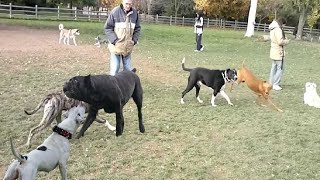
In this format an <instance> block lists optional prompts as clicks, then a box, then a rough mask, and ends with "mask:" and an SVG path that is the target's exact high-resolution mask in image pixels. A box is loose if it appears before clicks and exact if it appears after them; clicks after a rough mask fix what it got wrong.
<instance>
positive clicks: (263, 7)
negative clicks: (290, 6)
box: [257, 0, 283, 23]
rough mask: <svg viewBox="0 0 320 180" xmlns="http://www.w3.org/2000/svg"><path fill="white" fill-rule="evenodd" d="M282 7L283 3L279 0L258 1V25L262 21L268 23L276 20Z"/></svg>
mask: <svg viewBox="0 0 320 180" xmlns="http://www.w3.org/2000/svg"><path fill="white" fill-rule="evenodd" d="M282 7H283V1H279V0H258V7H257V18H259V23H261V22H262V21H264V20H267V21H270V20H273V19H274V18H276V16H277V14H278V12H280V9H281V8H282Z"/></svg>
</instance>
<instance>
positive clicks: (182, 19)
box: [182, 16, 184, 26]
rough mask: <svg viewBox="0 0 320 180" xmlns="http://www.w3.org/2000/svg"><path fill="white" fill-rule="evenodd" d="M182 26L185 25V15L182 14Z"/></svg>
mask: <svg viewBox="0 0 320 180" xmlns="http://www.w3.org/2000/svg"><path fill="white" fill-rule="evenodd" d="M182 26H184V16H182Z"/></svg>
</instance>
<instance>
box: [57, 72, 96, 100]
mask: <svg viewBox="0 0 320 180" xmlns="http://www.w3.org/2000/svg"><path fill="white" fill-rule="evenodd" d="M91 87H92V86H91V80H90V75H88V76H75V77H73V78H71V79H69V81H67V82H65V84H64V86H63V92H64V94H65V95H66V96H67V97H69V98H73V99H76V100H79V101H85V100H86V99H85V98H86V97H87V96H88V94H89V93H90V90H91ZM85 102H86V101H85Z"/></svg>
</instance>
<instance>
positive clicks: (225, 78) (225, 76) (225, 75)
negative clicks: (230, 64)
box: [221, 71, 231, 82]
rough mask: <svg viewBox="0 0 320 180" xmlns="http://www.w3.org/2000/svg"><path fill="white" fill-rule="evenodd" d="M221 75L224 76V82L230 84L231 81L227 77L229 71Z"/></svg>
mask: <svg viewBox="0 0 320 180" xmlns="http://www.w3.org/2000/svg"><path fill="white" fill-rule="evenodd" d="M221 74H222V77H223V79H224V81H226V82H230V81H231V80H230V79H229V78H228V76H227V71H223V72H222V73H221Z"/></svg>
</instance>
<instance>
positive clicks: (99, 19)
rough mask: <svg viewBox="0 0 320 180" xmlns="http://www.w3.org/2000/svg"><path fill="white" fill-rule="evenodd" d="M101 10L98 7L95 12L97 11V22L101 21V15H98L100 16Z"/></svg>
mask: <svg viewBox="0 0 320 180" xmlns="http://www.w3.org/2000/svg"><path fill="white" fill-rule="evenodd" d="M101 10H102V9H101V8H99V11H98V12H97V13H98V21H99V22H100V21H101V17H100V16H101Z"/></svg>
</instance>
